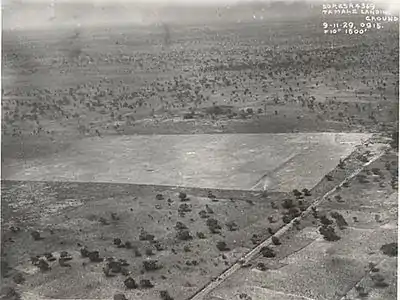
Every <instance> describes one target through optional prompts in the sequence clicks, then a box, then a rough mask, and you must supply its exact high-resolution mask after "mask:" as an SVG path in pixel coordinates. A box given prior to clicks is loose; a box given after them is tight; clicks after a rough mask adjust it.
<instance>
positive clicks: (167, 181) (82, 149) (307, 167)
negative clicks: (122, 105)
mask: <svg viewBox="0 0 400 300" xmlns="http://www.w3.org/2000/svg"><path fill="white" fill-rule="evenodd" d="M370 137H371V135H369V134H356V133H354V134H352V133H348V134H339V133H314V134H312V133H297V134H228V135H226V134H217V135H164V136H163V135H156V136H124V137H117V136H110V137H103V138H87V139H85V140H82V141H80V142H79V143H78V144H75V145H72V146H70V147H68V149H67V150H66V151H63V152H61V153H58V154H55V155H52V156H50V157H47V158H45V159H36V160H35V159H28V160H26V162H24V163H22V162H21V161H20V160H14V161H11V162H10V163H9V164H3V166H2V174H3V179H7V180H35V181H78V182H79V181H83V182H104V183H106V182H110V183H111V182H113V183H135V184H155V185H170V186H173V185H177V186H186V187H202V188H218V189H237V190H240V189H243V190H250V189H258V190H263V189H266V190H268V191H290V190H292V189H293V186H302V187H303V188H308V189H311V188H312V187H314V186H315V185H316V184H317V183H318V182H319V181H320V179H321V178H322V177H323V176H324V175H325V174H327V173H329V172H330V171H331V170H333V169H334V168H335V167H336V166H337V164H338V163H339V161H340V159H344V158H346V157H347V156H348V155H350V153H352V152H353V151H354V149H355V147H356V146H357V145H359V144H361V143H362V141H367V139H368V138H370ZM13 162H14V163H15V165H13Z"/></svg>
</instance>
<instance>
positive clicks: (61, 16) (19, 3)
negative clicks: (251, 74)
mask: <svg viewBox="0 0 400 300" xmlns="http://www.w3.org/2000/svg"><path fill="white" fill-rule="evenodd" d="M273 1H274V0H258V1H254V0H3V1H2V5H3V6H4V7H6V8H5V9H3V14H2V17H3V29H8V28H17V27H18V28H21V29H22V27H23V28H34V27H35V28H37V27H48V26H58V25H60V26H64V25H67V26H70V25H74V24H75V25H76V24H82V25H84V24H93V23H96V24H97V23H98V22H109V23H110V24H111V23H115V22H117V23H118V22H123V21H124V20H126V21H127V22H131V23H138V24H139V23H140V24H147V23H152V22H154V21H156V22H158V21H160V20H155V16H154V15H157V18H164V17H165V18H167V19H168V18H169V19H171V18H175V19H179V18H180V17H182V16H180V15H179V13H176V14H175V15H174V14H172V15H171V12H168V15H164V16H163V13H162V9H161V7H165V6H168V4H181V5H182V4H184V5H185V6H193V5H207V6H210V5H211V4H212V5H218V6H220V7H223V6H225V5H229V4H231V5H233V4H236V3H238V2H273ZM275 1H276V0H275ZM82 2H83V3H93V4H94V6H93V7H92V8H90V7H84V8H82V7H81V6H75V5H71V6H65V7H64V6H57V5H56V9H55V10H52V8H51V6H50V4H51V3H55V4H57V3H60V4H61V3H71V4H75V3H82ZM282 2H283V1H282ZM284 2H299V1H297V0H287V1H284ZM300 2H313V3H317V2H319V3H321V2H327V3H332V2H338V1H335V0H305V1H300ZM340 2H343V3H346V2H351V1H350V0H341V1H340ZM352 2H360V1H357V0H353V1H352ZM364 2H368V1H367V0H365V1H364ZM373 2H374V3H376V4H378V3H379V4H382V3H383V7H379V8H384V9H387V10H389V11H391V12H393V11H395V12H398V11H399V10H400V9H399V8H400V0H376V1H373ZM24 3H25V4H28V3H31V4H32V3H42V4H43V5H44V7H43V6H39V7H36V6H32V5H24ZM128 3H129V4H142V5H140V7H142V8H143V9H140V8H138V7H135V6H130V7H125V5H127V4H128ZM13 4H15V5H13ZM102 4H107V5H106V6H107V9H103V8H102V7H103V5H102ZM146 4H147V5H146ZM157 4H159V5H157ZM145 7H148V8H150V11H154V12H155V13H150V12H149V9H147V8H145ZM158 12H160V14H158ZM191 15H192V13H190V15H188V16H186V18H191ZM198 17H200V16H199V15H198V14H196V13H195V12H193V18H198ZM203 17H204V16H203ZM167 19H166V20H167Z"/></svg>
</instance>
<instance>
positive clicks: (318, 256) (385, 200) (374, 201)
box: [204, 154, 398, 300]
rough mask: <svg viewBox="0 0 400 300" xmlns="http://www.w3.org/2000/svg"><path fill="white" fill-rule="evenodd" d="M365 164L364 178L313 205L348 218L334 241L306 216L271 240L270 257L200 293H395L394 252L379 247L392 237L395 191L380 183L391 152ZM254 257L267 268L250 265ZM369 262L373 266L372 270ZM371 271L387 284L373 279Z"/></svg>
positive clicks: (297, 297) (315, 298)
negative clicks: (273, 242)
mask: <svg viewBox="0 0 400 300" xmlns="http://www.w3.org/2000/svg"><path fill="white" fill-rule="evenodd" d="M386 162H390V163H392V165H391V167H390V170H387V169H386V170H385V167H384V166H385V163H386ZM372 168H379V169H380V170H381V172H382V175H381V176H378V175H373V174H371V170H372ZM367 169H369V170H370V171H369V172H368V171H367V172H365V171H363V172H362V173H361V174H363V175H366V176H367V178H368V179H367V180H368V183H360V182H359V181H358V179H357V178H355V179H354V180H352V181H351V183H350V186H349V187H347V188H343V189H342V190H339V191H337V192H336V193H335V194H333V195H332V197H330V198H329V200H328V201H326V202H323V203H322V204H321V205H320V206H319V207H318V211H319V212H320V213H321V214H326V215H327V216H328V217H330V213H331V212H333V211H336V212H339V213H341V214H342V215H343V216H344V218H345V219H346V221H347V222H348V224H349V226H348V227H347V228H346V229H344V230H339V229H338V228H336V232H337V234H338V235H339V236H340V237H341V239H340V240H339V241H337V242H328V241H325V240H324V239H323V238H322V236H321V235H320V234H319V232H318V226H317V225H316V224H315V225H314V224H312V221H313V217H311V216H310V218H308V220H305V221H304V222H303V224H302V225H301V227H302V228H301V230H296V229H293V230H292V231H291V232H289V233H288V234H286V236H284V237H282V238H281V241H282V245H280V246H272V247H273V248H274V249H275V251H276V252H277V253H278V254H277V256H276V257H275V258H273V259H268V258H262V257H261V258H257V259H255V260H254V261H253V262H252V267H251V268H247V269H241V270H239V271H238V272H237V273H235V274H234V275H233V276H232V277H230V278H229V279H228V280H227V281H226V282H224V283H222V285H221V286H220V287H218V288H217V289H216V290H214V291H213V292H212V293H211V294H210V295H208V296H207V297H205V298H204V299H207V300H235V299H252V300H266V299H268V300H270V299H274V300H275V299H282V300H327V299H338V300H339V299H342V300H344V299H359V298H360V295H359V292H358V290H360V287H362V288H364V290H365V291H366V292H368V293H369V296H368V298H367V299H386V300H390V299H393V300H394V299H397V298H396V296H397V289H396V283H397V271H396V270H397V257H389V256H387V255H385V254H383V253H382V251H381V250H380V248H381V246H382V245H383V244H388V243H393V242H397V227H398V222H397V214H398V197H397V191H396V190H393V189H391V187H390V186H389V185H388V184H387V183H386V182H387V178H388V177H389V178H390V177H391V174H396V173H397V155H395V154H392V155H385V156H384V157H383V158H382V159H380V160H378V161H376V162H375V163H373V164H372V165H370V166H369V167H368V168H367ZM393 172H394V173H393ZM336 195H340V196H341V197H342V200H341V202H338V201H336V200H335V199H336V198H335V196H336ZM354 217H355V218H356V219H354ZM315 221H316V220H314V222H315ZM259 262H264V263H265V264H266V265H267V266H268V267H269V270H267V271H265V272H263V271H260V270H258V269H256V268H255V266H256V265H257V263H259ZM370 263H373V264H375V265H377V268H378V269H377V270H374V271H373V272H372V271H371V270H370V269H371V267H370ZM377 274H380V275H381V276H383V278H384V282H386V283H387V287H378V286H377V285H376V284H375V283H374V280H373V279H372V278H376V277H377ZM243 293H244V294H246V295H247V296H248V297H251V298H247V296H244V295H243ZM240 295H241V296H242V297H240Z"/></svg>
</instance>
